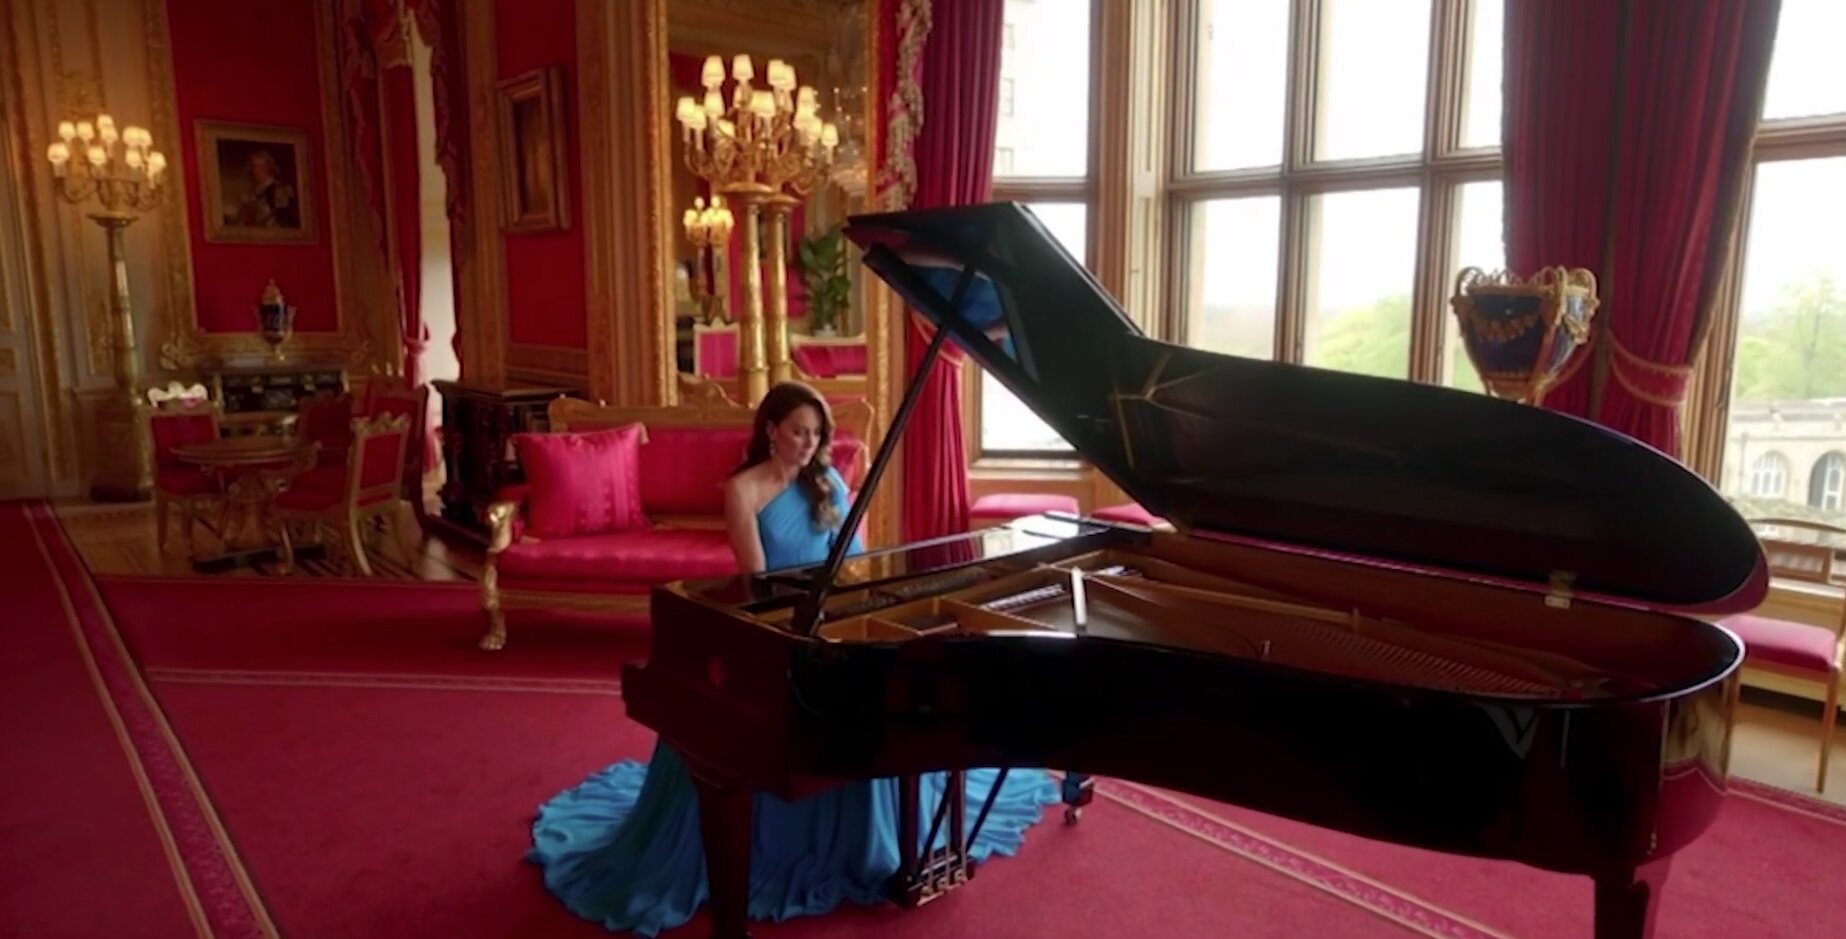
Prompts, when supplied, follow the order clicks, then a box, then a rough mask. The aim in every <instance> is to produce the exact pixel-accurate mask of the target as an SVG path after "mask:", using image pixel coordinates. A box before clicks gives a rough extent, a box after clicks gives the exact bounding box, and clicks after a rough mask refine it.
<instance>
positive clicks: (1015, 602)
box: [981, 564, 1141, 613]
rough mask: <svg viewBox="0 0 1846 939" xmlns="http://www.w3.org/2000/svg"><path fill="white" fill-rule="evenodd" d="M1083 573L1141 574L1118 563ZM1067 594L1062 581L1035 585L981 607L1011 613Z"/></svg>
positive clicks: (1128, 575)
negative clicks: (1042, 585) (1040, 585)
mask: <svg viewBox="0 0 1846 939" xmlns="http://www.w3.org/2000/svg"><path fill="white" fill-rule="evenodd" d="M1085 573H1089V574H1106V575H1108V576H1111V577H1139V576H1141V572H1140V571H1137V570H1134V569H1133V568H1130V567H1125V566H1123V565H1120V564H1117V565H1114V566H1112V567H1101V568H1097V569H1096V570H1093V571H1086V572H1085ZM1068 596H1070V585H1069V584H1064V583H1059V584H1049V585H1046V586H1044V587H1037V588H1034V589H1032V590H1026V591H1023V592H1020V593H1014V594H1008V595H1006V596H1004V597H1000V598H998V599H994V600H989V601H987V602H986V603H983V604H981V607H982V608H983V609H988V610H993V611H994V612H996V613H1012V612H1016V611H1019V610H1024V609H1027V608H1030V607H1035V606H1038V605H1039V604H1041V603H1049V602H1052V601H1054V600H1062V599H1064V598H1065V597H1068Z"/></svg>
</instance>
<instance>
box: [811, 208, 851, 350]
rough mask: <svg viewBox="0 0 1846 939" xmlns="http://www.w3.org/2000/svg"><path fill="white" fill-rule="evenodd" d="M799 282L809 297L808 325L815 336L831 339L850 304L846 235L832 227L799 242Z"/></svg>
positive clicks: (837, 228)
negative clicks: (829, 337)
mask: <svg viewBox="0 0 1846 939" xmlns="http://www.w3.org/2000/svg"><path fill="white" fill-rule="evenodd" d="M798 253H799V255H800V257H801V282H802V286H803V287H804V288H805V289H806V291H807V295H808V322H809V323H810V327H809V328H810V330H811V331H812V332H813V334H814V335H816V336H831V335H833V332H834V328H835V327H836V326H837V325H838V324H839V322H840V320H841V318H842V317H844V316H845V315H846V307H847V304H849V303H851V302H852V278H851V277H849V276H847V273H846V233H845V232H844V230H842V229H841V227H840V226H838V225H835V226H833V227H832V228H830V229H828V230H827V231H826V232H824V233H822V234H819V235H809V236H807V237H805V238H803V239H801V244H800V246H799V248H798Z"/></svg>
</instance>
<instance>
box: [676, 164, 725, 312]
mask: <svg viewBox="0 0 1846 939" xmlns="http://www.w3.org/2000/svg"><path fill="white" fill-rule="evenodd" d="M680 221H681V223H682V224H683V225H684V226H685V229H686V239H687V240H688V241H691V242H692V244H693V246H694V247H696V248H698V250H699V262H698V263H699V276H698V277H697V279H695V280H694V281H693V288H692V289H693V293H694V295H695V297H696V299H697V300H698V303H699V318H700V319H701V320H703V321H704V322H705V323H706V324H707V325H710V324H712V323H715V322H717V320H718V312H719V311H720V310H721V309H723V304H722V303H721V302H720V301H719V299H718V287H717V284H718V270H719V267H720V259H721V258H723V257H724V254H723V250H724V246H725V245H726V244H729V243H730V240H731V229H732V228H734V227H735V226H736V224H737V219H736V217H735V216H733V215H732V214H731V210H730V208H728V207H727V206H726V205H725V204H724V197H723V196H716V195H715V196H712V198H711V204H710V205H707V204H706V203H705V197H704V196H700V197H698V198H696V199H693V200H692V208H690V209H687V210H686V214H685V215H684V216H683V217H682V218H681V220H680Z"/></svg>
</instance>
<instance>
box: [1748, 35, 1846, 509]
mask: <svg viewBox="0 0 1846 939" xmlns="http://www.w3.org/2000/svg"><path fill="white" fill-rule="evenodd" d="M1842 40H1846V4H1843V3H1840V2H1838V0H1782V12H1781V21H1780V23H1779V24H1778V25H1777V28H1776V40H1775V53H1774V58H1773V59H1771V61H1770V67H1769V87H1768V90H1767V92H1766V94H1765V95H1764V102H1763V123H1762V124H1761V126H1760V129H1759V130H1758V132H1757V144H1756V159H1757V165H1756V171H1755V174H1754V176H1753V177H1752V179H1751V190H1750V196H1749V212H1748V215H1747V216H1746V217H1745V218H1744V220H1743V224H1744V229H1743V234H1744V239H1745V240H1744V247H1743V271H1742V276H1743V279H1742V284H1741V287H1742V292H1741V296H1740V297H1739V299H1738V303H1737V309H1736V310H1735V311H1734V314H1733V313H1731V312H1730V311H1720V315H1721V316H1729V315H1734V316H1735V323H1736V340H1735V343H1734V347H1733V351H1732V356H1731V363H1730V364H1731V374H1730V404H1729V410H1728V412H1727V413H1726V420H1725V428H1724V430H1725V435H1724V457H1723V464H1722V467H1721V469H1720V472H1719V480H1718V484H1719V488H1720V490H1721V491H1722V492H1723V493H1724V494H1725V495H1726V496H1727V497H1729V498H1730V499H1731V501H1732V502H1733V504H1735V505H1737V507H1738V508H1739V510H1740V511H1742V512H1743V513H1744V514H1745V515H1746V516H1749V517H1768V516H1778V517H1784V518H1807V519H1816V520H1821V521H1827V522H1831V523H1832V524H1836V525H1843V526H1846V506H1843V505H1842V495H1843V494H1846V237H1842V236H1841V234H1840V231H1839V219H1840V218H1841V217H1842V213H1846V81H1843V80H1842V79H1841V75H1842V73H1841V71H1840V65H1839V62H1840V58H1839V46H1840V42H1841V41H1842ZM1816 140H1820V141H1822V143H1820V144H1818V145H1816V144H1815V143H1814V141H1816Z"/></svg>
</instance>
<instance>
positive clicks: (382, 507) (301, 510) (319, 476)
mask: <svg viewBox="0 0 1846 939" xmlns="http://www.w3.org/2000/svg"><path fill="white" fill-rule="evenodd" d="M351 428H352V434H351V441H352V442H351V446H349V447H348V448H347V451H346V469H345V472H344V473H337V474H336V473H328V472H324V471H322V470H321V469H316V470H314V471H311V472H308V473H303V474H302V475H300V476H298V477H296V478H295V481H294V483H293V484H291V485H290V486H289V488H288V489H287V490H286V491H284V492H282V493H281V494H280V495H278V496H276V518H277V520H278V521H280V522H281V523H282V525H281V527H282V562H283V565H284V566H285V567H287V568H289V569H293V567H294V564H295V545H294V541H293V537H292V535H291V534H290V526H291V525H302V526H305V527H307V528H308V530H310V531H311V532H313V534H314V537H315V538H319V536H320V532H321V529H322V528H331V529H333V530H335V531H337V532H339V533H340V535H341V537H342V538H343V540H344V541H345V548H346V555H347V562H348V564H349V565H350V566H351V567H353V568H355V569H357V571H358V572H359V573H360V574H362V575H364V576H366V577H370V576H372V564H371V562H370V561H369V560H367V559H366V556H365V541H364V539H363V538H361V537H360V532H361V529H362V526H364V525H365V524H366V523H367V522H370V521H372V520H374V519H384V520H386V521H394V520H395V519H396V517H397V508H398V505H397V502H398V498H399V496H400V495H402V493H403V485H404V449H405V447H406V445H407V444H408V442H409V437H410V418H409V417H408V416H405V415H395V416H394V415H390V414H379V415H376V416H374V417H365V418H358V419H356V420H354V421H353V422H352V424H351Z"/></svg>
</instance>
